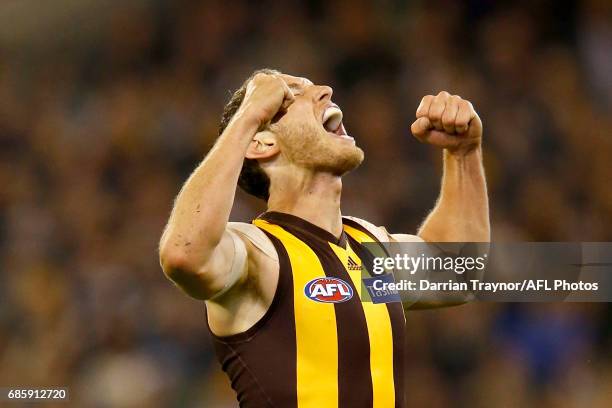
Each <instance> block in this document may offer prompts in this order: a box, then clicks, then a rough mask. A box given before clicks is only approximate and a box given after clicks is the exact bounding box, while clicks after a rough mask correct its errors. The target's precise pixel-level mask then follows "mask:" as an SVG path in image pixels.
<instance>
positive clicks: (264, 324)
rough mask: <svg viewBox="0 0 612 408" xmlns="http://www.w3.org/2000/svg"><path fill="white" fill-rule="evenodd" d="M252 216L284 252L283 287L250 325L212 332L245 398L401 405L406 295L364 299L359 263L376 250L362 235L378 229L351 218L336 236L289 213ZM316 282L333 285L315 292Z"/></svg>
mask: <svg viewBox="0 0 612 408" xmlns="http://www.w3.org/2000/svg"><path fill="white" fill-rule="evenodd" d="M253 223H254V224H255V225H256V226H257V227H259V228H260V229H261V230H263V231H264V232H265V234H266V235H267V236H268V238H269V239H270V240H271V241H272V243H273V244H274V247H275V249H276V251H277V253H278V258H279V268H280V269H279V281H278V286H277V289H276V293H275V295H274V298H273V301H272V304H271V305H270V307H269V309H268V311H267V312H266V314H265V315H264V316H263V317H262V318H261V319H260V320H259V321H258V322H257V323H256V324H255V325H254V326H253V327H251V328H250V329H249V330H247V331H246V332H244V333H240V334H237V335H232V336H226V337H218V336H215V335H214V334H213V341H214V344H215V349H216V352H217V356H218V358H219V360H220V362H221V365H222V368H223V370H224V371H225V372H226V373H227V375H228V376H229V378H230V380H231V383H232V387H233V388H234V390H235V391H236V393H237V396H238V401H239V402H240V406H241V407H287V408H293V407H298V408H336V407H338V408H344V407H350V408H358V407H376V408H383V407H384V408H386V407H403V406H404V384H403V381H404V358H403V352H404V336H405V334H404V331H405V324H406V323H405V318H404V312H403V309H402V305H401V304H400V303H387V304H374V303H371V302H362V301H361V291H362V285H361V263H362V260H363V261H364V262H365V261H366V259H367V257H371V256H372V255H371V254H370V253H369V252H368V251H367V250H366V249H365V247H364V246H363V245H362V243H363V242H376V238H375V237H374V236H373V235H372V234H371V233H370V232H369V231H368V230H367V229H366V228H364V227H363V226H362V225H361V224H359V223H357V222H355V221H353V220H351V219H347V218H344V219H343V233H342V235H341V236H340V238H339V239H338V238H336V237H334V236H333V235H332V234H330V233H329V232H327V231H325V230H323V229H321V228H319V227H317V226H315V225H313V224H311V223H309V222H307V221H305V220H303V219H301V218H298V217H295V216H292V215H289V214H282V213H277V212H268V213H264V214H263V215H261V216H260V217H258V218H257V219H256V220H254V221H253ZM317 283H322V284H323V286H321V287H322V288H323V289H320V290H322V291H323V292H325V289H324V287H325V284H328V286H330V285H331V284H332V283H333V284H335V285H336V286H334V289H335V291H334V290H331V292H330V293H322V294H321V293H319V295H322V296H318V295H317V294H316V293H313V287H316V286H317V285H316V284H317ZM338 283H339V284H338ZM331 286H333V285H331ZM315 291H316V288H315ZM326 296H327V297H326Z"/></svg>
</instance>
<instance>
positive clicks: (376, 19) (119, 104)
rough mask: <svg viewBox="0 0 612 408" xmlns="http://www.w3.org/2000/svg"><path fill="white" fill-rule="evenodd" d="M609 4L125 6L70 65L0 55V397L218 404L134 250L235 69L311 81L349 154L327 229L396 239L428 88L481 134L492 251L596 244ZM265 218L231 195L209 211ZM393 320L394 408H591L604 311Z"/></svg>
mask: <svg viewBox="0 0 612 408" xmlns="http://www.w3.org/2000/svg"><path fill="white" fill-rule="evenodd" d="M611 5H612V3H610V2H606V1H603V0H602V1H598V0H591V1H585V2H573V1H567V2H566V1H563V2H558V1H552V0H550V1H543V0H534V1H530V2H491V1H486V0H469V1H464V2H457V1H452V0H448V1H417V2H402V1H398V0H386V1H380V2H368V1H357V0H355V1H350V0H344V1H332V2H330V1H321V0H318V1H309V2H300V1H277V2H274V1H260V2H249V1H245V2H222V1H214V2H209V1H169V0H168V1H162V0H158V1H150V2H130V1H124V2H122V3H121V4H119V3H113V6H112V7H113V8H112V9H111V10H110V11H108V15H110V18H108V20H107V22H106V24H105V25H104V27H103V29H102V30H101V31H100V32H99V33H98V34H97V35H96V36H90V37H87V38H83V40H82V42H83V43H82V44H81V47H80V48H78V47H77V48H74V47H73V48H70V49H69V50H65V52H64V51H62V50H61V47H60V48H59V49H55V50H54V51H53V52H52V53H51V52H49V53H44V52H43V51H41V50H31V51H30V50H28V49H22V50H19V52H17V53H16V52H15V51H14V50H2V49H0V56H1V58H0V166H1V168H0V185H1V186H2V187H1V188H0V386H50V385H56V386H67V387H69V388H70V393H71V401H72V403H74V404H75V406H88V407H115V406H117V407H143V406H148V407H154V406H183V407H196V406H198V407H215V408H216V407H219V408H224V407H233V406H236V403H235V399H234V396H233V394H232V392H231V390H229V387H228V383H227V380H226V379H225V377H224V374H223V373H222V372H221V369H220V366H219V364H218V363H217V362H216V360H215V358H214V354H213V351H212V348H211V342H210V340H209V338H208V334H207V332H206V328H205V322H204V319H205V314H204V308H203V305H202V304H200V303H198V302H196V301H194V300H190V299H188V298H187V297H186V296H184V295H183V294H182V293H181V292H180V291H179V290H178V289H176V288H174V287H172V285H171V284H170V283H169V282H168V281H167V280H166V279H165V278H164V276H163V275H162V272H161V269H160V267H159V264H158V257H157V253H156V251H157V242H158V239H159V237H160V234H161V231H162V229H163V227H164V224H165V221H166V220H167V217H168V214H169V211H170V209H171V206H172V200H173V198H174V196H175V195H176V194H177V192H178V190H179V188H180V186H181V184H182V182H183V181H184V180H185V179H186V177H187V176H188V174H189V173H190V171H191V170H192V169H193V168H194V167H195V166H196V165H197V163H198V162H199V161H200V160H201V159H202V158H203V157H204V155H205V153H206V151H207V150H208V149H209V148H210V146H211V145H212V144H213V143H214V141H215V138H216V137H217V128H218V123H219V118H220V114H221V110H222V107H223V105H224V103H225V101H226V100H227V98H228V97H229V96H230V94H231V91H232V90H233V89H235V88H236V87H238V86H239V85H240V84H241V83H242V81H243V80H244V78H246V77H247V76H248V75H249V74H250V72H252V71H253V70H255V69H257V68H262V67H270V68H276V69H280V70H282V71H284V72H287V73H290V74H294V75H301V76H306V77H308V78H310V79H311V80H313V81H314V82H315V83H320V84H328V85H330V86H332V87H333V89H334V101H335V102H337V103H338V104H339V105H340V106H341V107H342V109H343V111H344V115H345V120H344V122H345V126H346V127H347V130H348V132H349V134H351V135H352V136H354V137H355V139H356V140H357V143H358V144H359V145H360V146H361V147H362V148H363V149H364V150H365V152H366V160H365V162H364V164H363V165H362V167H360V168H359V169H358V170H357V171H355V172H354V173H353V174H351V175H349V176H348V177H347V178H346V182H345V192H344V197H343V203H344V204H343V212H344V213H345V214H350V215H355V216H359V217H362V218H365V219H368V220H370V221H372V222H374V223H376V224H378V225H386V226H387V227H388V229H389V230H390V231H392V232H407V233H414V231H416V229H417V228H418V225H419V223H420V222H421V220H422V219H423V218H424V216H425V215H426V214H427V212H428V210H429V209H431V208H432V206H433V204H434V203H435V199H436V197H437V194H438V191H439V181H440V175H441V174H440V170H441V153H440V152H439V151H438V150H437V149H434V148H431V147H429V146H426V145H421V144H419V143H418V142H417V141H416V140H415V139H414V138H413V137H412V136H411V135H410V124H411V123H412V121H413V120H414V112H415V110H416V107H417V105H418V103H419V101H420V99H421V97H422V96H424V95H426V94H435V93H437V92H439V91H441V90H447V91H449V92H451V93H454V94H459V95H461V96H462V97H464V98H466V99H469V100H470V101H472V102H473V104H474V106H475V108H476V110H477V111H478V112H479V114H480V116H481V118H482V120H483V123H484V129H485V134H484V157H485V167H486V171H487V176H488V182H489V192H490V197H491V219H492V226H493V236H494V239H495V240H497V241H611V240H612V119H611V118H612V115H611V112H612V75H611V73H612V24H611V23H610V22H611V21H612V6H611ZM0 7H3V6H0ZM29 52H31V55H30V54H29ZM264 208H265V204H264V203H263V202H258V201H257V200H256V199H253V198H250V197H248V196H246V195H244V194H242V193H238V196H237V199H236V203H235V208H234V212H233V216H232V218H233V219H234V220H236V221H248V220H250V219H252V218H253V217H255V216H256V215H257V214H258V213H260V212H261V211H263V210H264ZM407 320H408V331H409V332H408V338H409V343H410V344H409V356H408V367H409V377H408V379H407V381H408V399H409V401H410V402H411V403H412V405H411V406H427V407H444V406H450V405H453V406H476V407H491V406H512V407H525V406H544V407H547V406H548V407H577V406H592V407H604V406H612V391H611V390H612V388H611V386H612V352H611V350H612V308H611V307H610V306H609V305H608V304H493V303H488V304H483V303H480V304H479V303H475V304H470V305H465V306H461V307H457V308H451V309H448V310H435V311H426V312H412V313H410V314H408V316H407Z"/></svg>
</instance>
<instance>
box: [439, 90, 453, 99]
mask: <svg viewBox="0 0 612 408" xmlns="http://www.w3.org/2000/svg"><path fill="white" fill-rule="evenodd" d="M438 96H442V97H444V98H448V97H449V96H450V94H449V93H448V92H446V91H440V92H439V93H438Z"/></svg>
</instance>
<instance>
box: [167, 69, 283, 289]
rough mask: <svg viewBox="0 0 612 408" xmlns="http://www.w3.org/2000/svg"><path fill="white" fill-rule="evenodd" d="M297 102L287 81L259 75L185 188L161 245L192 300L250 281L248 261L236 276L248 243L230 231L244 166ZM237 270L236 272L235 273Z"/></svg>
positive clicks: (173, 275) (174, 276)
mask: <svg viewBox="0 0 612 408" xmlns="http://www.w3.org/2000/svg"><path fill="white" fill-rule="evenodd" d="M292 101H293V95H292V93H291V91H290V90H289V88H288V87H287V85H286V84H285V82H284V81H283V80H282V79H280V78H278V77H276V76H275V75H268V74H257V75H256V76H255V77H254V78H253V79H252V80H251V81H250V82H249V84H248V86H247V88H246V93H245V96H244V100H243V102H242V104H241V106H240V108H239V109H238V111H237V112H236V114H235V115H234V117H233V118H232V120H231V121H230V123H229V124H228V126H227V127H226V129H225V130H224V131H223V133H222V134H221V136H220V137H219V139H218V140H217V143H216V144H215V146H214V147H213V148H212V150H211V151H210V152H209V153H208V155H207V156H206V158H205V159H204V160H203V161H202V163H200V165H199V166H198V167H197V168H196V169H195V171H194V172H193V173H192V174H191V176H190V177H189V179H188V180H187V181H186V182H185V184H184V185H183V188H182V189H181V191H180V193H179V194H178V196H177V198H176V201H175V203H174V208H173V210H172V213H171V215H170V219H169V220H168V224H167V226H166V229H165V231H164V233H163V235H162V237H161V241H160V245H159V255H160V263H161V266H162V268H163V270H164V273H165V274H166V276H167V277H168V278H170V279H171V280H172V281H174V282H175V283H176V284H177V285H178V286H179V287H181V288H182V289H183V290H184V291H185V292H187V293H188V294H189V295H191V296H193V297H195V298H198V299H210V298H211V297H214V296H215V295H217V294H219V293H220V292H221V291H224V290H227V289H228V287H229V286H231V285H233V284H235V283H236V282H238V281H240V280H241V279H242V278H244V276H245V274H246V265H247V262H243V265H242V266H241V267H240V268H238V271H237V272H235V268H234V269H232V265H233V263H234V258H235V257H236V258H237V256H236V255H237V254H239V253H243V254H244V253H246V249H245V243H244V242H243V241H242V239H241V238H239V237H237V235H235V233H233V232H231V231H229V230H228V229H227V223H228V220H229V215H230V211H231V209H232V205H233V203H234V195H235V192H236V185H237V183H238V177H239V175H240V170H241V168H242V163H243V160H244V158H245V154H246V152H247V150H248V149H250V148H252V149H255V150H256V149H257V145H258V143H261V141H260V140H257V137H255V136H256V134H257V132H258V130H259V129H260V128H262V126H263V125H264V124H266V123H267V122H269V121H270V120H271V119H272V118H273V117H274V116H275V115H276V114H277V112H278V111H279V110H280V109H283V108H286V107H287V106H288V105H289V104H290V103H291V102H292ZM230 271H232V273H230Z"/></svg>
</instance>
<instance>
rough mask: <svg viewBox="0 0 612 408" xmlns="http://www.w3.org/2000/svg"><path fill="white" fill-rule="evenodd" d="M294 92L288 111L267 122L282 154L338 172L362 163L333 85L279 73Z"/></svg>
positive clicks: (321, 169)
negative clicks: (335, 99) (333, 95)
mask: <svg viewBox="0 0 612 408" xmlns="http://www.w3.org/2000/svg"><path fill="white" fill-rule="evenodd" d="M281 78H282V79H283V80H284V81H285V82H286V83H287V85H288V86H289V88H290V89H291V91H292V92H293V94H294V96H295V101H294V102H293V104H292V105H291V106H290V107H289V109H288V110H287V112H286V113H285V114H284V115H282V116H281V117H280V119H278V121H276V122H274V123H273V124H272V125H271V126H270V130H272V131H273V132H274V133H275V134H276V135H277V138H278V143H279V146H280V151H281V154H282V155H283V156H284V157H286V158H287V160H289V161H290V162H291V163H293V164H296V165H298V166H300V167H304V168H307V169H311V170H313V171H319V172H329V173H332V174H334V175H338V176H341V175H343V174H345V173H347V172H349V171H351V170H353V169H354V168H356V167H357V166H359V164H361V162H362V161H363V151H362V150H361V149H360V148H359V147H357V146H356V145H355V140H354V139H353V138H352V137H350V136H349V135H347V133H346V130H345V128H344V125H343V121H342V111H341V110H340V108H339V107H338V105H336V104H334V103H333V102H332V101H331V97H332V89H331V88H330V87H328V86H319V85H314V84H313V83H312V82H310V81H309V80H308V79H306V78H300V77H294V76H291V75H285V74H282V75H281Z"/></svg>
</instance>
